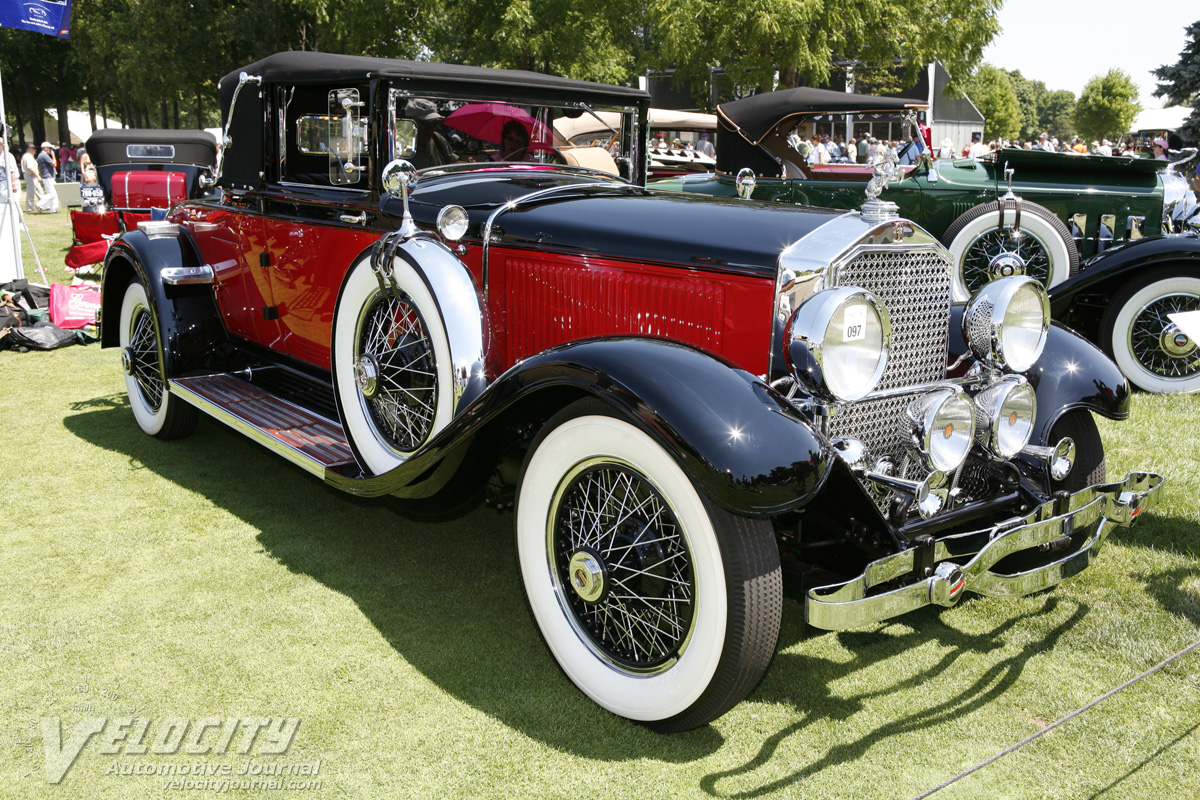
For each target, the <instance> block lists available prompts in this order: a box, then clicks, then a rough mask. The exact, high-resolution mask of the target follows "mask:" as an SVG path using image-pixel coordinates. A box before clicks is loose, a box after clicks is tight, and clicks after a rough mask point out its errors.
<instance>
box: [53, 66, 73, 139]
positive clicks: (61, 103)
mask: <svg viewBox="0 0 1200 800" xmlns="http://www.w3.org/2000/svg"><path fill="white" fill-rule="evenodd" d="M66 71H67V60H66V59H65V58H63V59H61V60H60V61H59V62H58V86H57V87H56V88H57V89H58V97H57V98H56V99H57V100H58V143H59V144H62V143H64V142H65V143H66V144H67V145H68V146H70V144H71V121H70V119H68V116H69V114H68V112H69V111H70V110H71V104H70V102H69V98H68V97H67V90H66V86H67V76H66Z"/></svg>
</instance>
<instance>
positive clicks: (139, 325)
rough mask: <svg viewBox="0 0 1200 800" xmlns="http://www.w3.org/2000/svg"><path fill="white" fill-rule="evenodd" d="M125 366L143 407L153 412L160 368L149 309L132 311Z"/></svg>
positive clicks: (158, 404) (160, 388) (159, 398)
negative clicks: (127, 357) (127, 361)
mask: <svg viewBox="0 0 1200 800" xmlns="http://www.w3.org/2000/svg"><path fill="white" fill-rule="evenodd" d="M127 353H128V356H129V368H130V370H131V374H132V375H133V378H134V380H135V381H137V386H138V391H140V392H141V394H142V398H143V399H144V400H145V402H146V406H147V407H148V408H150V409H151V410H153V411H157V410H158V409H159V408H160V407H161V406H162V399H163V381H162V367H161V364H160V362H159V355H158V336H157V335H156V334H155V332H154V318H153V317H152V316H151V314H150V309H148V308H146V307H145V306H139V307H138V308H137V309H136V310H135V311H134V312H133V321H132V322H131V323H130V330H129V346H128V349H127Z"/></svg>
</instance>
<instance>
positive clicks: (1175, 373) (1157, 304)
mask: <svg viewBox="0 0 1200 800" xmlns="http://www.w3.org/2000/svg"><path fill="white" fill-rule="evenodd" d="M1198 310H1200V297H1198V296H1197V295H1194V294H1186V293H1180V294H1169V295H1165V296H1163V297H1158V298H1155V299H1154V300H1152V301H1150V302H1149V303H1147V304H1146V305H1144V306H1142V308H1141V309H1140V310H1139V311H1138V312H1137V313H1136V314H1135V315H1134V318H1133V323H1132V324H1131V325H1130V327H1129V351H1130V353H1132V354H1133V356H1134V357H1135V358H1136V359H1137V360H1138V363H1139V364H1141V365H1142V366H1143V367H1144V368H1145V369H1146V370H1147V371H1148V372H1150V373H1152V374H1154V375H1156V376H1159V377H1162V378H1191V377H1193V376H1196V375H1200V349H1198V348H1197V346H1196V343H1195V342H1193V341H1192V340H1191V339H1190V338H1189V337H1188V335H1187V334H1186V333H1184V332H1183V331H1182V330H1181V329H1180V328H1179V327H1178V326H1177V325H1176V324H1175V323H1174V322H1172V321H1171V318H1170V315H1171V314H1177V313H1181V312H1186V311H1198Z"/></svg>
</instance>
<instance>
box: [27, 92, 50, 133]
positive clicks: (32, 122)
mask: <svg viewBox="0 0 1200 800" xmlns="http://www.w3.org/2000/svg"><path fill="white" fill-rule="evenodd" d="M25 102H26V103H28V104H29V132H30V134H32V136H33V144H34V146H35V147H41V144H42V142H44V141H46V114H45V112H44V111H42V110H41V108H40V106H41V103H40V102H39V101H38V97H37V95H36V94H34V91H33V85H32V84H29V83H27V84H25Z"/></svg>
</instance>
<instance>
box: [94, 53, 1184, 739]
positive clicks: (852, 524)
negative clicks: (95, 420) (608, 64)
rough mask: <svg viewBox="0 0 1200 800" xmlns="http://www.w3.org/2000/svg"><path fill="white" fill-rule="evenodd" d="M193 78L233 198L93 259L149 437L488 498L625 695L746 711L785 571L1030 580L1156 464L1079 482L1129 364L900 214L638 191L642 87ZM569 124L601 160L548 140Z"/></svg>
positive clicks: (552, 612) (385, 490) (363, 490)
mask: <svg viewBox="0 0 1200 800" xmlns="http://www.w3.org/2000/svg"><path fill="white" fill-rule="evenodd" d="M220 91H221V99H222V108H223V111H224V114H225V124H226V133H227V142H228V143H229V144H228V145H227V146H226V147H225V149H224V155H223V159H222V161H221V163H220V164H219V165H218V167H217V170H216V173H217V174H216V176H215V183H216V185H218V186H219V187H221V188H222V189H223V190H224V196H223V197H222V198H221V199H219V200H217V199H200V200H194V201H189V202H186V203H183V204H181V205H178V206H176V207H175V208H174V210H173V211H172V212H171V214H170V216H169V218H168V219H167V220H166V221H164V222H144V223H141V224H139V226H138V230H137V231H133V232H130V233H127V234H125V235H124V236H123V237H122V238H121V239H120V240H118V241H117V242H116V243H115V244H114V245H113V247H112V250H111V251H110V253H109V255H108V259H107V262H106V264H105V269H104V280H103V309H102V323H103V324H102V337H103V344H104V346H106V347H114V348H119V352H120V357H121V361H122V365H123V369H124V372H125V387H126V390H127V392H128V395H129V400H130V405H131V407H132V410H133V414H134V416H135V418H136V420H137V423H138V425H139V426H140V427H141V428H142V430H143V431H145V432H146V433H147V434H150V435H153V436H157V437H159V438H161V439H174V438H178V437H181V436H186V435H188V434H189V433H191V431H192V430H193V429H194V427H195V425H196V422H197V414H198V412H203V413H205V414H208V415H211V416H212V417H214V418H215V419H217V420H220V421H221V422H224V423H226V424H228V425H230V426H232V427H233V428H235V429H236V430H238V431H241V432H242V433H244V434H246V435H247V436H249V437H251V438H253V439H254V440H255V441H257V442H259V443H261V444H262V445H264V446H265V447H267V448H269V449H271V450H272V451H274V452H276V453H278V454H279V455H281V456H283V457H284V458H287V459H289V460H290V461H292V462H294V463H296V464H298V465H300V466H301V467H303V468H304V469H306V470H307V471H309V472H310V473H311V474H312V475H313V476H315V477H316V478H317V479H318V480H322V481H324V482H325V483H327V484H329V485H331V486H334V487H336V488H338V489H340V490H343V491H346V492H350V493H353V494H356V495H359V496H365V497H370V496H381V495H392V496H394V497H396V498H399V500H400V501H402V502H404V503H407V504H409V505H410V506H411V507H413V508H416V509H419V510H446V509H453V508H457V507H460V506H461V505H462V504H463V503H464V502H466V501H467V500H469V499H470V498H473V497H479V496H483V497H484V498H485V499H486V500H487V501H488V502H489V503H491V504H493V505H495V506H497V507H500V508H504V509H511V510H512V511H513V512H514V518H515V525H516V550H517V555H518V559H519V563H520V574H521V579H522V581H523V583H524V586H525V590H526V594H527V597H528V599H529V605H530V609H531V611H532V616H533V621H534V622H535V623H536V625H537V626H538V628H539V630H540V631H541V633H542V635H543V637H544V639H545V641H546V644H547V646H548V647H549V649H550V651H551V652H552V653H553V655H554V658H555V659H556V660H557V661H558V663H559V664H560V665H561V666H562V669H563V671H564V672H565V673H566V675H567V677H568V678H569V679H570V680H571V681H573V682H574V683H575V684H576V685H577V686H578V687H579V688H580V689H581V690H582V691H583V692H585V693H586V694H587V695H588V696H589V697H591V698H593V699H594V700H595V701H596V702H597V703H599V704H600V705H601V706H603V707H604V708H606V709H608V710H610V711H612V712H614V713H616V714H619V715H622V716H624V717H627V718H630V719H633V720H638V721H640V722H643V723H646V724H648V725H651V726H653V727H654V728H655V729H657V730H662V731H678V730H685V729H688V728H692V727H695V726H698V725H703V724H705V723H707V722H708V721H710V720H712V719H714V718H716V717H717V716H719V715H721V714H722V713H724V712H725V711H726V710H728V709H729V708H730V707H732V706H733V705H734V704H736V703H737V702H738V701H740V700H741V699H742V698H743V697H744V696H745V695H746V694H747V693H748V692H749V691H750V690H751V689H753V688H754V686H755V684H756V683H757V681H758V680H759V678H760V677H761V676H762V674H763V672H764V670H766V668H767V665H768V663H769V662H770V660H771V656H772V654H773V652H774V649H775V643H776V638H777V634H778V630H779V625H780V615H781V609H782V601H781V598H782V594H783V591H784V588H785V578H784V575H785V574H786V575H787V584H788V587H789V588H790V589H792V590H794V591H796V592H798V593H801V594H802V596H803V598H804V603H805V613H806V616H807V619H808V621H809V622H810V623H811V624H812V625H814V626H816V627H819V628H825V629H835V630H837V629H845V628H850V627H855V626H859V625H864V624H867V623H871V622H874V621H877V620H882V619H887V618H890V617H893V616H896V615H898V614H902V613H904V612H906V611H909V610H912V609H916V608H920V607H923V606H928V605H931V604H932V605H945V606H949V605H953V604H955V603H956V602H957V601H958V600H959V599H960V598H961V597H963V596H964V595H965V594H967V593H968V592H980V593H984V594H993V595H1019V594H1026V593H1029V592H1035V591H1039V590H1042V589H1045V588H1047V587H1049V586H1052V585H1053V584H1055V583H1057V582H1058V581H1060V580H1062V579H1064V578H1066V577H1068V576H1070V575H1073V574H1074V573H1076V572H1078V571H1080V570H1082V569H1084V568H1085V567H1086V566H1087V565H1088V564H1089V563H1090V561H1091V560H1092V558H1093V557H1094V556H1095V554H1096V552H1097V551H1098V549H1099V547H1100V545H1101V543H1102V542H1103V541H1104V539H1105V537H1106V536H1107V535H1108V533H1109V532H1110V531H1111V530H1112V528H1113V526H1114V525H1126V524H1129V523H1131V522H1132V521H1133V520H1134V518H1135V517H1136V516H1137V515H1138V513H1139V512H1140V511H1141V510H1142V509H1143V508H1145V507H1146V505H1147V504H1148V503H1149V502H1150V501H1151V500H1152V499H1153V497H1154V496H1155V495H1154V494H1153V491H1154V490H1155V489H1156V488H1157V487H1158V485H1159V484H1160V483H1161V480H1162V479H1161V478H1160V477H1158V476H1156V475H1152V474H1148V473H1133V474H1130V475H1127V476H1124V477H1121V478H1118V479H1116V480H1110V478H1109V477H1108V476H1107V475H1106V474H1105V462H1104V450H1103V445H1102V442H1101V440H1100V437H1099V435H1098V434H1097V429H1096V425H1095V422H1094V420H1093V418H1092V415H1093V414H1100V415H1103V416H1106V417H1110V418H1114V419H1122V418H1124V417H1126V416H1127V415H1128V413H1129V387H1128V384H1127V383H1126V381H1125V380H1124V378H1123V377H1122V376H1121V373H1120V372H1119V371H1118V370H1117V368H1116V367H1115V366H1114V365H1113V364H1112V362H1111V361H1109V360H1108V358H1106V357H1105V356H1104V355H1103V353H1101V352H1100V351H1099V350H1097V349H1096V348H1095V347H1094V346H1093V345H1092V344H1090V343H1088V342H1087V341H1085V340H1083V339H1082V338H1080V337H1079V336H1077V335H1075V334H1073V333H1071V332H1070V331H1068V330H1067V329H1065V328H1062V327H1060V326H1058V325H1055V324H1053V323H1051V322H1050V320H1049V313H1048V308H1047V300H1046V295H1045V292H1044V291H1043V289H1042V288H1041V287H1040V285H1039V284H1037V282H1035V281H1034V280H1032V279H1030V278H1028V277H1011V278H1005V279H1002V280H996V281H992V282H990V283H988V284H987V285H986V286H985V287H983V288H982V289H981V290H980V291H979V292H978V293H977V294H976V295H975V296H974V297H973V298H972V299H971V301H970V302H969V303H966V304H955V303H953V302H952V299H951V280H952V267H951V261H950V258H949V256H948V254H947V252H946V250H945V248H944V247H943V246H942V245H941V244H940V243H938V241H937V240H936V239H935V238H934V237H932V236H930V235H929V234H928V233H926V232H925V231H923V230H922V229H921V228H920V227H919V226H917V225H915V224H914V223H912V222H911V221H909V220H905V219H902V218H899V217H897V216H895V215H894V214H887V213H877V212H876V211H875V210H872V211H868V212H866V213H858V212H852V213H846V212H839V211H829V210H819V209H806V208H799V207H796V206H791V205H780V204H775V203H765V202H755V201H743V200H738V199H724V198H709V197H701V196H693V195H684V194H678V193H659V192H653V191H648V190H647V189H646V188H645V187H644V185H643V184H644V181H645V171H646V163H647V153H646V118H647V108H648V101H649V97H648V95H647V94H646V93H644V92H641V91H638V90H634V89H626V88H620V87H611V86H602V85H597V84H591V83H583V82H580V81H572V80H565V79H561V78H555V77H551V76H546V75H540V74H535V73H528V72H509V71H502V70H492V69H482V68H473V67H464V66H453V65H444V64H430V63H416V62H406V61H392V60H383V59H371V58H358V57H348V56H335V55H326V54H315V53H282V54H279V55H275V56H272V57H269V58H267V59H264V60H262V61H260V62H257V63H254V64H250V65H248V66H247V67H245V68H244V69H243V70H240V71H239V72H235V73H231V74H230V75H227V76H226V77H225V78H224V79H223V80H222V81H221V83H220ZM593 114H595V115H597V117H598V118H599V119H602V120H603V119H607V120H610V121H611V120H613V117H612V116H605V117H601V116H600V115H602V114H604V115H616V119H617V120H618V122H617V124H610V122H605V123H604V124H605V125H606V126H607V127H608V128H609V129H610V130H611V133H612V135H611V136H609V137H607V138H606V146H605V147H594V146H589V145H582V146H573V145H571V144H570V143H569V142H564V141H562V140H561V139H560V138H555V134H554V132H555V130H557V129H559V128H562V127H564V126H562V125H560V126H558V128H556V125H555V123H556V122H558V121H559V120H562V119H563V118H566V119H573V118H579V117H582V116H585V115H593ZM421 165H423V166H421ZM416 166H420V168H419V169H417V168H415V167H416ZM1067 365H1071V369H1067V368H1066V367H1067ZM280 488H283V487H280ZM345 524H347V525H353V524H354V521H353V520H352V519H347V520H345ZM398 524H399V523H398ZM785 568H786V572H785ZM472 579H473V578H472V576H466V575H464V576H463V580H464V582H469V581H470V580H472ZM447 624H452V621H449V620H448V621H447ZM473 668H477V667H473Z"/></svg>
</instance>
